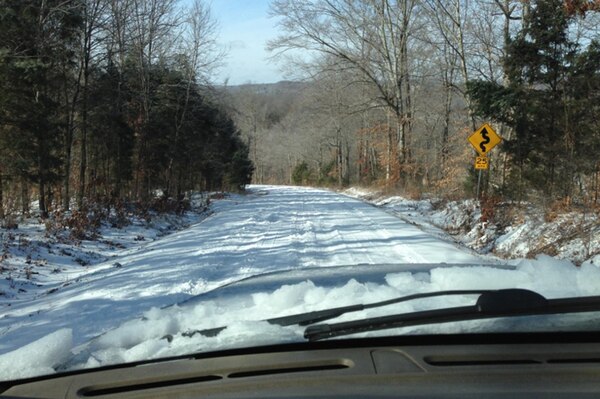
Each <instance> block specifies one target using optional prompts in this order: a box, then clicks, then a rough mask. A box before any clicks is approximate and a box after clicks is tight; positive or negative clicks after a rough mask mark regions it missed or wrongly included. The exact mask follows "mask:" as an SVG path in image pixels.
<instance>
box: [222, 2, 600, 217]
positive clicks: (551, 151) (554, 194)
mask: <svg viewBox="0 0 600 399" xmlns="http://www.w3.org/2000/svg"><path fill="white" fill-rule="evenodd" d="M599 11H600V2H598V1H588V0H569V1H565V0H544V1H541V0H540V1H521V0H482V1H467V0H419V1H417V0H361V1H357V0H329V1H308V0H305V1H295V0H275V1H273V2H272V3H271V14H272V16H273V17H274V18H276V19H277V21H278V24H279V27H280V29H281V34H280V35H279V36H278V37H276V38H274V39H273V40H272V41H270V42H269V44H268V46H269V48H270V50H271V51H272V55H273V57H274V58H275V59H276V60H279V61H280V62H281V63H282V64H283V65H285V67H286V68H287V69H288V70H289V71H290V77H291V80H295V81H296V82H286V83H281V84H279V85H276V86H274V87H270V88H269V87H266V86H264V85H262V86H261V85H246V86H244V87H242V88H239V89H236V90H235V92H234V91H231V90H230V92H229V94H230V97H231V101H232V102H233V104H235V106H234V108H235V109H236V110H238V114H237V115H236V116H235V118H236V121H237V122H238V125H239V126H241V127H242V130H243V131H244V134H245V136H246V137H247V140H246V141H247V143H248V145H249V149H250V158H251V159H252V161H253V163H254V165H255V167H256V170H255V174H254V181H255V182H258V183H287V184H307V185H326V186H333V187H343V186H347V185H364V186H373V185H374V186H377V187H380V188H384V189H390V190H395V191H399V192H400V193H403V194H406V195H410V196H415V197H419V196H422V195H435V196H437V197H445V198H455V199H459V198H468V197H474V196H475V194H476V191H477V190H476V186H477V180H478V176H477V173H476V172H475V170H474V161H475V156H476V155H477V154H476V152H475V151H474V149H473V148H472V147H471V145H470V144H469V143H468V141H467V138H468V137H469V136H470V135H471V134H472V133H473V132H474V131H475V130H476V129H477V128H478V127H479V126H480V125H481V124H482V123H484V122H487V123H489V124H491V126H492V127H493V128H494V129H495V131H496V132H497V133H498V134H499V135H500V136H501V137H502V138H503V141H502V143H501V144H500V145H498V147H496V148H495V149H494V150H493V151H491V152H490V153H489V154H488V156H489V161H490V168H489V169H488V170H487V171H484V172H483V173H482V176H481V192H482V194H483V195H482V196H484V197H486V198H498V199H507V200H517V201H518V200H528V201H535V202H537V203H541V204H543V205H549V204H552V203H555V202H561V203H564V204H566V205H569V204H574V203H576V204H579V205H596V206H597V205H598V201H599V190H600V184H599V183H600V156H599V155H600V42H599V41H598V40H599V39H600V36H599V33H600V18H599V17H600V15H599V14H600V12H599Z"/></svg>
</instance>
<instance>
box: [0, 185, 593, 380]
mask: <svg viewBox="0 0 600 399" xmlns="http://www.w3.org/2000/svg"><path fill="white" fill-rule="evenodd" d="M213 211H214V214H213V215H211V216H210V217H208V218H207V219H205V220H204V221H202V222H201V223H198V224H196V225H193V226H191V227H190V228H188V229H186V230H183V231H180V232H178V233H174V234H172V235H170V236H167V237H165V238H163V239H160V240H157V241H155V242H153V243H150V244H148V245H146V246H144V247H143V248H141V249H140V250H138V251H135V252H131V253H129V254H126V255H124V256H122V257H121V258H119V259H118V262H119V264H120V265H122V267H119V268H113V267H107V265H99V266H97V267H96V268H95V269H92V270H91V271H90V273H89V274H88V275H86V276H85V278H84V279H83V282H81V283H79V284H76V285H72V286H69V287H66V288H64V289H63V290H61V291H59V292H56V293H54V294H51V295H45V296H43V297H40V298H37V299H35V300H33V301H28V302H26V303H17V304H15V305H14V306H11V308H10V309H8V310H7V311H5V312H4V314H3V315H1V317H0V353H4V354H3V355H0V379H3V380H4V379H10V378H15V377H16V376H27V375H37V374H45V373H48V372H51V371H52V370H53V369H55V368H57V367H59V368H61V369H65V368H66V369H70V368H79V367H95V366H100V365H107V364H114V363H121V362H129V361H136V360H143V359H150V358H160V357H164V356H173V355H179V354H185V353H190V352H199V351H207V350H211V351H212V350H217V349H220V348H232V347H244V346H254V345H261V344H272V343H282V342H295V341H299V340H303V335H302V333H303V329H302V328H300V327H279V326H273V325H270V324H268V323H266V322H264V321H261V320H264V319H267V318H273V317H278V316H283V315H289V314H295V313H300V312H304V311H309V310H316V309H324V308H328V307H336V306H342V305H350V304H354V303H369V302H375V301H380V300H384V299H389V298H393V297H398V296H403V295H407V294H412V293H416V292H430V291H437V290H449V289H491V288H513V287H517V288H528V289H532V290H535V291H538V292H539V293H541V294H543V295H545V296H547V297H549V298H552V297H563V296H573V295H598V294H599V293H600V269H598V268H597V267H596V266H594V265H592V264H584V265H583V266H582V267H579V268H576V267H574V266H573V265H572V264H571V263H569V262H568V261H557V260H554V259H553V258H550V257H540V258H539V259H538V260H523V261H514V262H513V263H514V264H515V265H516V267H515V268H514V269H506V268H505V269H500V268H495V267H494V265H497V264H498V261H497V260H495V259H494V258H490V257H484V256H481V255H477V254H475V253H474V252H471V251H468V250H465V249H463V248H459V247H458V246H456V244H454V243H452V242H450V241H446V240H443V239H440V238H439V237H434V236H432V235H429V234H427V233H425V232H424V231H422V230H420V229H419V228H417V227H415V226H413V225H412V224H409V223H406V222H403V221H402V220H400V219H398V218H396V217H394V216H392V215H390V214H388V213H385V212H383V211H381V210H380V209H377V208H375V207H373V206H371V205H368V204H365V203H363V202H360V201H357V200H355V199H351V198H349V197H346V196H342V195H339V194H335V193H331V192H328V191H324V190H315V189H307V188H292V187H271V186H254V187H252V189H251V191H250V193H249V194H248V195H245V196H232V197H230V198H227V199H224V200H221V201H218V202H215V204H214V205H213ZM113 262H114V260H111V263H113ZM396 263H410V264H415V268H416V269H417V270H418V267H419V266H418V265H419V264H423V265H424V264H428V263H436V264H440V266H441V267H439V268H435V269H433V270H432V271H431V273H424V272H421V273H419V272H417V273H390V274H388V275H387V276H386V277H385V281H383V282H380V283H363V282H359V281H356V280H353V279H349V278H346V279H342V278H341V279H340V280H339V282H338V283H337V284H335V285H334V286H321V285H319V284H317V283H315V282H313V281H311V280H310V279H309V278H308V277H307V279H306V280H304V281H302V282H299V283H296V284H291V285H284V286H281V287H279V288H277V289H275V290H268V291H259V292H252V293H247V294H240V295H238V296H235V297H231V298H219V299H214V298H213V299H210V298H208V299H207V300H205V301H188V302H187V303H182V302H184V301H186V300H189V299H191V298H193V297H194V296H197V295H200V294H203V293H206V292H209V291H210V290H213V289H215V288H218V287H220V286H223V285H225V284H227V283H231V282H235V281H238V280H242V279H244V278H248V277H251V276H254V275H258V274H262V273H267V272H275V271H281V270H299V269H304V268H308V267H328V266H341V265H359V264H362V265H373V267H377V265H382V264H396ZM443 263H452V264H459V265H458V266H454V267H442V266H444V265H443ZM460 264H462V265H464V266H460ZM474 265H475V266H474ZM303 272H304V270H303ZM473 300H474V298H473V297H472V296H471V297H468V296H459V297H449V298H443V299H440V298H438V299H429V300H422V301H415V302H408V303H402V304H398V305H394V307H393V308H392V309H390V308H379V309H372V310H369V311H364V312H360V313H358V314H351V315H344V316H342V317H340V318H338V319H336V321H341V320H347V319H350V318H355V317H365V316H372V315H381V314H386V313H389V312H390V311H393V312H394V313H401V312H410V311H415V310H422V309H427V308H435V307H448V306H455V305H462V304H471V303H472V302H473ZM176 303H179V305H175V306H170V307H165V306H168V305H172V304H176ZM577 320H579V319H569V318H567V319H563V321H562V322H561V321H559V322H557V323H558V324H557V325H558V326H560V325H561V323H563V324H564V323H567V322H570V323H575V322H579V321H577ZM515 323H516V322H515ZM221 326H227V328H226V329H225V330H223V331H221V333H219V334H218V335H217V336H215V337H205V336H203V335H201V334H194V335H193V336H191V337H188V336H184V335H182V334H184V333H189V332H190V331H196V330H202V329H208V328H213V327H221ZM490 326H495V327H494V328H497V327H498V321H486V322H476V323H473V322H472V323H470V324H469V323H467V324H465V323H462V324H461V323H449V324H446V325H440V326H428V327H413V328H409V329H406V331H403V332H406V333H420V332H423V331H429V332H457V331H466V330H469V331H478V330H485V329H486V328H489V327H490ZM526 326H528V327H527V328H535V326H536V324H535V323H533V324H532V323H530V322H528V323H527V324H526ZM513 327H514V328H525V325H518V323H516V324H515V325H511V328H513ZM388 333H389V332H388ZM34 341H37V342H34ZM32 342H33V343H32ZM26 345H27V346H26ZM19 348H20V349H19ZM40 348H49V349H48V350H46V353H47V355H46V356H43V357H40V356H34V354H35V352H39V351H40V350H45V349H40ZM13 359H20V363H18V364H19V366H18V367H13V365H14V361H13ZM27 359H29V361H31V362H34V363H35V367H33V366H32V367H28V366H27V361H28V360H27ZM65 359H67V360H65Z"/></svg>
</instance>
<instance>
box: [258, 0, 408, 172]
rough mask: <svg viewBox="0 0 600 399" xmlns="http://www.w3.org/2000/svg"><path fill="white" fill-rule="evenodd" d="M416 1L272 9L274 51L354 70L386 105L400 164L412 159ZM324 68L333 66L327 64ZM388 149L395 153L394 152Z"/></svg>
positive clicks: (338, 1)
mask: <svg viewBox="0 0 600 399" xmlns="http://www.w3.org/2000/svg"><path fill="white" fill-rule="evenodd" d="M416 8H417V2H416V1H415V0H367V1H353V0H332V1H326V2H322V1H309V0H305V1H301V2H298V1H293V0H276V1H274V2H273V3H272V5H271V13H272V15H273V16H276V17H279V18H280V22H279V25H280V27H281V28H282V30H283V32H284V34H282V35H281V36H280V37H278V38H277V39H276V40H273V41H272V42H270V44H269V48H270V49H271V50H272V51H278V52H279V54H283V53H285V52H287V51H293V50H303V51H308V52H309V53H310V54H311V56H310V57H309V58H310V59H311V61H314V60H315V59H317V60H318V57H317V56H316V55H324V56H327V57H331V58H332V59H334V60H336V62H335V63H334V64H333V65H335V67H336V68H339V69H345V70H352V71H354V72H355V75H354V76H355V80H356V81H357V82H368V84H370V85H372V86H373V87H374V88H375V90H376V92H377V95H376V97H375V98H373V100H376V101H377V102H379V103H380V104H382V105H383V106H385V107H387V108H388V109H389V110H390V112H391V113H392V115H393V116H394V123H395V124H396V129H395V138H394V141H395V142H394V143H391V142H390V145H393V146H394V148H395V147H396V146H397V148H398V151H397V156H398V159H399V161H400V163H406V162H409V161H410V158H411V157H410V145H409V143H410V136H411V129H412V122H413V115H412V103H411V81H410V72H409V69H410V68H409V66H410V54H409V41H410V37H411V30H412V25H411V23H412V20H413V16H414V13H415V12H416V11H415V10H416ZM322 65H332V63H325V64H322ZM389 151H390V152H391V151H393V150H392V148H390V149H389Z"/></svg>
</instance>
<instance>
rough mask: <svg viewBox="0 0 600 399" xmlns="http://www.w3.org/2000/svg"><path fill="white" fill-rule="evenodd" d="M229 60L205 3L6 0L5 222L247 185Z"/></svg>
mask: <svg viewBox="0 0 600 399" xmlns="http://www.w3.org/2000/svg"><path fill="white" fill-rule="evenodd" d="M186 4H187V3H186ZM222 57H223V54H222V52H220V51H219V49H218V48H217V47H216V45H215V21H213V19H212V17H211V15H210V10H209V8H208V7H207V6H206V5H205V4H204V3H203V2H202V1H200V0H198V1H196V2H195V3H193V4H191V5H189V7H187V8H183V7H182V6H181V5H180V4H179V3H178V2H177V1H175V0H136V1H130V0H44V1H41V0H0V90H1V93H2V96H1V97H0V217H2V216H4V215H5V214H7V213H14V212H23V213H27V212H29V206H30V203H31V201H32V200H33V199H37V200H38V203H39V210H40V214H41V215H42V216H46V215H48V212H49V211H50V210H52V209H58V208H60V209H63V210H68V209H69V208H70V207H72V206H73V204H76V206H77V207H78V208H82V207H84V206H85V205H86V204H87V203H95V202H108V203H112V202H117V201H124V200H126V201H138V202H140V203H148V202H149V201H150V200H152V199H153V198H154V197H156V196H157V195H158V193H160V195H161V196H162V197H163V198H169V197H172V198H175V199H182V198H183V196H184V193H185V192H186V191H187V190H192V189H202V190H213V189H238V188H241V187H243V186H244V185H245V184H247V183H249V181H250V179H251V176H252V164H251V162H250V161H249V157H248V148H247V146H246V144H245V143H244V142H243V140H242V139H241V138H240V134H239V131H238V129H237V127H236V125H235V124H234V122H233V121H232V119H231V118H230V117H229V115H228V114H227V112H226V111H224V110H223V109H222V107H221V106H219V105H218V104H217V103H216V102H215V101H213V100H211V98H212V96H211V94H210V93H211V92H210V90H209V85H208V83H209V81H210V77H211V73H212V71H213V69H214V68H215V67H217V66H218V64H219V62H220V60H221V59H222Z"/></svg>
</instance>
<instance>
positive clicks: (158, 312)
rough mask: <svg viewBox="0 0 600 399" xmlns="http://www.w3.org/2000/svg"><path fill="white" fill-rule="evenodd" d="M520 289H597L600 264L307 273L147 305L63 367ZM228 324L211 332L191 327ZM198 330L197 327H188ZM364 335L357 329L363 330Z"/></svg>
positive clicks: (459, 327) (513, 326)
mask: <svg viewBox="0 0 600 399" xmlns="http://www.w3.org/2000/svg"><path fill="white" fill-rule="evenodd" d="M502 288H525V289H530V290H534V291H537V292H539V293H540V294H542V295H544V296H546V297H547V298H560V297H568V296H588V295H600V268H599V267H597V266H595V265H592V264H586V265H583V266H582V267H580V268H576V267H574V265H573V264H572V263H570V262H568V261H563V260H556V259H554V258H551V257H548V256H540V257H539V258H538V259H536V260H523V261H521V262H520V263H519V264H518V265H517V266H516V268H515V269H514V270H510V269H500V268H494V267H483V266H473V267H467V266H464V267H463V266H457V267H445V268H436V269H433V270H432V271H431V273H409V272H403V273H392V274H388V275H386V276H385V281H384V282H383V283H373V282H367V281H365V282H360V281H357V280H356V279H353V278H349V279H346V280H340V281H339V284H337V285H334V286H324V285H320V284H317V283H315V282H313V281H311V280H310V279H307V280H306V281H303V282H299V283H297V284H289V285H283V286H281V287H279V288H278V289H275V290H273V291H270V292H266V291H260V292H247V293H244V294H239V295H236V296H233V297H224V298H220V299H218V300H208V301H204V302H199V303H198V302H194V303H192V304H189V305H181V306H173V307H170V308H165V309H156V308H155V309H152V310H149V311H147V312H146V313H145V314H144V317H143V318H140V319H138V320H132V321H129V322H127V323H125V324H123V325H122V326H121V327H119V328H116V329H114V330H112V331H110V332H108V333H106V334H104V335H103V336H101V337H99V338H98V339H96V340H94V341H92V342H90V343H89V344H87V345H85V346H82V347H79V348H77V349H76V351H77V352H78V355H77V356H76V357H75V358H74V359H72V360H71V362H70V364H69V367H72V368H81V367H98V366H103V365H108V364H114V363H122V362H132V361H138V360H145V359H155V358H160V357H166V356H174V355H184V354H189V353H196V352H202V351H215V350H219V349H231V348H236V347H251V346H257V345H267V344H279V343H286V342H299V341H303V340H304V339H303V327H299V326H289V327H281V326H276V325H270V324H268V323H266V322H264V321H261V320H264V319H267V318H274V317H280V316H285V315H290V314H297V313H303V312H308V311H313V310H319V309H325V308H330V307H339V306H344V305H351V304H357V303H372V302H378V301H383V300H387V299H391V298H395V297H400V296H405V295H409V294H414V293H421V292H433V291H439V290H457V289H472V290H474V289H502ZM475 299H476V296H473V295H471V296H468V295H463V296H451V297H440V298H427V299H420V300H416V301H410V302H404V303H400V304H395V305H392V306H388V307H383V308H375V309H369V310H366V311H361V312H355V313H350V314H346V315H343V316H341V317H339V318H337V319H335V320H331V321H330V322H339V321H347V320H352V319H356V318H364V317H373V316H382V315H388V314H395V313H403V312H414V311H421V310H426V309H434V308H444V307H452V306H464V305H470V304H473V303H474V301H475ZM223 326H227V328H225V329H224V330H222V331H221V332H220V333H219V334H217V335H216V336H212V337H207V336H204V335H202V334H200V333H197V331H199V330H206V329H211V328H215V327H223ZM591 327H593V328H598V327H600V315H597V314H593V313H592V314H590V313H588V314H583V315H567V316H543V317H521V318H516V319H510V320H506V319H505V320H480V321H469V322H461V323H444V324H438V325H431V326H417V327H407V328H404V329H398V330H395V331H391V330H387V331H378V332H373V333H369V335H382V334H421V333H472V332H482V331H486V332H489V331H536V330H548V329H550V330H570V329H589V328H591ZM194 332H196V333H194ZM364 335H365V334H362V335H361V336H364Z"/></svg>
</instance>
